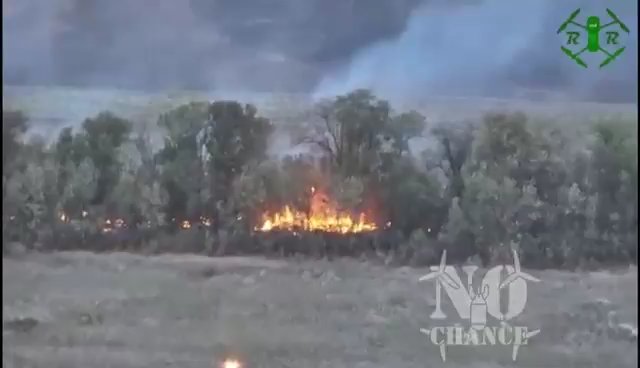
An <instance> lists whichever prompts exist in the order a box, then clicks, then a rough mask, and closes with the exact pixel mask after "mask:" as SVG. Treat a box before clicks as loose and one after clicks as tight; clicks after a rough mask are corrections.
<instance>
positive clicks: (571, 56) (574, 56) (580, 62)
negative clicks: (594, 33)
mask: <svg viewBox="0 0 640 368" xmlns="http://www.w3.org/2000/svg"><path fill="white" fill-rule="evenodd" d="M560 48H561V49H562V51H563V52H564V53H565V54H567V56H569V57H570V58H572V59H573V60H574V61H575V62H576V63H578V65H580V66H582V67H585V68H588V66H587V63H585V62H584V60H582V59H581V58H580V54H582V53H583V52H584V50H586V49H587V48H586V47H585V48H584V49H582V50H580V51H579V52H578V53H575V54H574V53H572V52H571V50H569V49H568V48H566V47H564V46H560Z"/></svg>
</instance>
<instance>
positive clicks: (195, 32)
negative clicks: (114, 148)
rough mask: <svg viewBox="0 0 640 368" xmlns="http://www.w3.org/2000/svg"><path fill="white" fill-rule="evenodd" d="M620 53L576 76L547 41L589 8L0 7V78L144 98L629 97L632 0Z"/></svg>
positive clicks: (591, 1) (633, 63)
mask: <svg viewBox="0 0 640 368" xmlns="http://www.w3.org/2000/svg"><path fill="white" fill-rule="evenodd" d="M606 6H608V7H610V8H612V9H613V10H614V11H616V12H617V13H618V15H620V16H621V17H622V18H623V20H625V22H626V23H627V25H628V26H629V27H630V28H631V31H632V33H631V36H630V37H629V39H628V40H627V42H626V44H627V50H626V51H625V54H624V55H623V56H622V57H621V58H620V59H619V60H617V61H616V62H615V63H613V64H612V65H611V66H609V67H608V68H607V69H603V70H596V69H593V68H590V69H588V70H582V69H580V68H579V67H577V66H576V65H574V64H572V63H571V60H569V59H567V58H566V57H565V56H564V55H562V54H561V52H560V50H559V45H560V43H561V42H562V40H561V39H560V38H559V36H557V35H556V34H555V30H556V29H557V27H558V25H559V24H560V23H561V22H562V21H563V20H564V18H566V16H567V15H568V14H569V12H570V11H572V10H574V9H575V8H577V7H581V8H583V12H582V14H581V20H584V17H585V15H586V14H590V13H594V14H598V15H601V16H602V17H605V13H604V7H605V5H604V4H603V2H602V1H601V0H584V1H577V0H565V1H554V0H535V1H524V0H523V1H512V0H485V1H479V0H478V1H473V0H465V1H462V0H460V1H444V0H393V1H389V0H244V1H238V0H47V1H43V0H3V21H4V22H3V78H4V83H8V84H55V85H77V86H101V87H121V88H133V89H145V90H159V89H204V90H217V91H243V90H253V91H280V92H281V91H289V92H291V91H297V92H314V93H315V94H317V95H323V94H328V93H341V92H345V91H347V90H349V89H352V88H359V87H370V88H373V89H375V90H376V91H377V92H378V93H381V94H384V95H388V96H393V97H399V98H406V97H416V96H428V95H433V94H451V95H481V96H504V97H511V96H514V95H518V94H519V93H520V91H522V90H529V89H541V90H547V89H550V90H555V91H559V92H565V93H568V94H571V95H573V96H576V97H579V98H582V99H597V100H602V101H605V100H607V101H637V82H636V80H637V3H635V2H631V1H623V0H611V1H607V3H606Z"/></svg>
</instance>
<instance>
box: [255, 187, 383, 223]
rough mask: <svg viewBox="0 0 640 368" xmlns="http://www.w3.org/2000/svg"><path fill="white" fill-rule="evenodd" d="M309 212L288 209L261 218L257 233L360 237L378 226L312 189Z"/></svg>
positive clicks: (363, 214) (361, 213)
mask: <svg viewBox="0 0 640 368" xmlns="http://www.w3.org/2000/svg"><path fill="white" fill-rule="evenodd" d="M310 192H311V200H310V207H309V211H307V212H305V211H299V210H296V209H292V207H291V206H288V205H287V206H284V208H282V209H280V210H278V211H275V212H267V213H265V214H263V215H262V221H261V223H260V224H259V225H258V226H256V227H255V228H254V230H256V231H261V232H268V231H272V230H288V231H321V232H329V233H339V234H351V233H363V232H370V231H374V230H376V229H377V228H378V226H377V225H376V224H375V223H374V222H372V221H369V220H368V219H367V215H366V214H365V213H364V212H360V213H359V214H357V215H356V216H354V215H353V214H352V213H349V212H348V211H341V210H339V207H338V205H337V204H336V202H335V201H333V200H331V198H329V196H328V195H327V194H326V193H324V192H322V191H320V190H316V188H315V187H311V190H310Z"/></svg>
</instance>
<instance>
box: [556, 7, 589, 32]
mask: <svg viewBox="0 0 640 368" xmlns="http://www.w3.org/2000/svg"><path fill="white" fill-rule="evenodd" d="M578 14H580V8H578V9H576V10H575V11H574V12H573V13H571V15H570V16H569V18H567V20H566V21H564V23H562V24H561V25H560V28H558V34H560V32H562V31H564V30H565V28H567V26H568V25H569V24H574V25H576V26H578V27H582V28H585V27H584V26H583V25H582V24H578V23H576V22H574V21H573V20H574V19H576V17H577V16H578Z"/></svg>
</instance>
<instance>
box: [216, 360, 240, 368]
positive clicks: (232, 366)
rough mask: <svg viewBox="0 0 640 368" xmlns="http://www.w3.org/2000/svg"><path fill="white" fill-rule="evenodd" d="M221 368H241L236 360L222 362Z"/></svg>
mask: <svg viewBox="0 0 640 368" xmlns="http://www.w3.org/2000/svg"><path fill="white" fill-rule="evenodd" d="M221 368H242V365H241V364H240V361H238V360H235V359H227V360H225V361H224V362H222V367H221Z"/></svg>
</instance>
